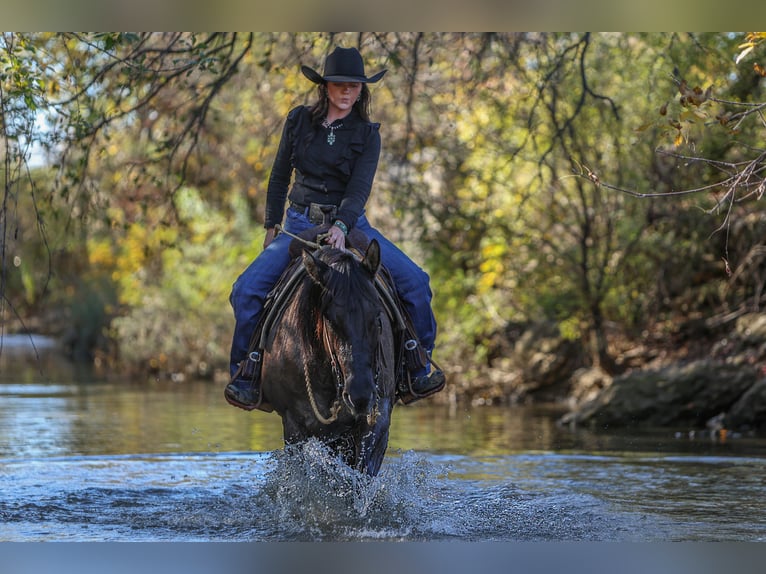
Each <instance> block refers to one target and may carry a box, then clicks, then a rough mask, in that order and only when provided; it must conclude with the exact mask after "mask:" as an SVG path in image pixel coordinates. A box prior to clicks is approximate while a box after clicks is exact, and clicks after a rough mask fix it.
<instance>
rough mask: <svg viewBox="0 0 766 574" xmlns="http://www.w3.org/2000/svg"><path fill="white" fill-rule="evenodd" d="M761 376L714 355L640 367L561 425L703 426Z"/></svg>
mask: <svg viewBox="0 0 766 574" xmlns="http://www.w3.org/2000/svg"><path fill="white" fill-rule="evenodd" d="M757 379H758V372H757V370H756V369H754V368H752V367H749V366H735V365H730V364H726V363H721V362H715V361H712V360H709V359H705V360H701V361H695V362H692V363H689V364H686V365H680V366H679V365H673V366H670V367H665V368H662V369H659V370H652V371H636V372H633V373H629V374H626V375H622V376H620V377H616V378H615V379H614V381H613V382H612V384H611V385H610V386H608V387H606V388H605V389H603V390H602V391H600V392H599V394H598V395H597V396H596V398H595V399H593V400H592V401H588V402H586V403H584V404H582V405H581V406H579V407H577V408H575V409H574V410H573V411H571V412H569V413H567V414H566V415H564V417H562V418H561V420H560V422H561V423H562V424H582V423H587V424H591V425H597V426H600V427H608V426H615V427H626V426H680V425H690V426H693V427H696V428H703V427H704V426H705V423H706V421H708V420H709V419H710V418H712V417H714V416H716V415H718V414H719V413H721V412H725V411H728V410H729V408H730V407H732V405H733V404H734V403H735V402H737V400H738V399H739V398H740V397H742V395H743V394H744V393H745V392H746V391H747V390H748V389H749V388H750V387H752V386H753V384H754V383H755V381H756V380H757Z"/></svg>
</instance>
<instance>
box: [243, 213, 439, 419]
mask: <svg viewBox="0 0 766 574" xmlns="http://www.w3.org/2000/svg"><path fill="white" fill-rule="evenodd" d="M329 227H330V225H329V224H323V225H318V226H316V227H313V228H311V229H307V230H306V231H304V232H303V233H301V234H299V235H298V236H297V237H298V238H297V239H293V241H292V242H291V243H290V246H289V255H290V264H289V265H288V267H287V269H285V271H284V273H283V274H282V276H281V277H280V279H279V281H277V283H276V285H275V286H274V288H273V289H272V290H271V291H270V292H269V294H268V295H267V297H266V301H265V303H264V307H263V310H262V312H261V314H260V318H259V321H258V324H257V326H256V328H255V330H254V331H253V336H252V338H251V340H250V347H249V349H248V360H245V361H243V362H242V365H245V364H249V366H248V367H246V370H247V375H248V377H249V378H251V380H252V381H253V383H254V384H259V383H260V377H261V365H262V362H263V353H264V352H268V351H270V350H271V348H272V345H273V342H274V337H275V334H276V329H275V327H276V325H278V324H279V320H280V319H281V317H282V315H283V313H284V311H285V309H286V308H287V305H288V304H289V302H290V301H291V299H292V296H293V294H294V293H295V290H296V288H297V287H298V285H299V284H300V282H301V280H302V279H303V278H304V277H305V275H306V269H305V268H304V266H303V258H302V257H301V254H302V253H303V251H311V250H312V249H313V248H314V247H313V246H312V244H314V245H316V243H317V238H321V236H322V234H324V233H326V232H327V230H328V229H329ZM346 245H347V248H348V249H350V250H355V251H357V252H358V253H360V254H361V253H364V252H366V251H367V247H368V246H369V239H368V238H367V236H366V235H365V234H364V233H362V232H361V231H358V230H356V229H352V230H351V231H350V232H349V233H348V235H347V236H346ZM375 286H376V288H377V290H378V294H379V295H380V298H381V301H382V302H383V307H384V308H385V310H386V314H387V315H388V317H389V320H390V321H391V324H392V326H393V328H394V329H393V330H394V343H395V361H396V363H395V364H396V369H395V377H396V386H397V395H398V396H399V398H400V400H401V401H402V402H403V403H405V404H407V403H410V402H412V401H414V400H417V399H420V398H423V397H425V396H428V395H430V394H432V393H428V395H423V394H418V393H416V392H415V391H414V390H413V389H412V380H411V377H410V372H412V371H415V370H417V369H418V368H424V367H425V366H426V365H427V364H428V355H427V354H426V351H425V349H423V347H422V346H421V345H420V344H419V343H418V342H417V337H416V336H415V334H414V333H415V331H414V328H413V327H412V320H411V319H410V317H409V314H408V313H407V312H406V310H405V309H404V307H403V305H402V302H401V300H400V298H399V296H398V294H397V292H396V289H395V286H394V281H393V278H392V277H391V274H390V273H389V271H388V269H386V268H385V267H384V266H382V265H381V267H380V269H379V271H378V274H377V275H376V276H375ZM241 368H242V369H243V370H244V369H245V368H243V367H241ZM434 392H435V391H434ZM263 395H264V394H263V392H261V393H260V399H259V404H258V405H256V407H255V408H257V409H260V410H263V411H266V412H271V411H272V410H273V408H272V407H271V405H270V404H268V401H267V400H264V397H263Z"/></svg>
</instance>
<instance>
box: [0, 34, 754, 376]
mask: <svg viewBox="0 0 766 574" xmlns="http://www.w3.org/2000/svg"><path fill="white" fill-rule="evenodd" d="M2 38H3V41H2V44H1V45H0V48H2V50H0V87H1V88H2V90H0V97H1V98H2V102H1V103H2V110H3V129H4V133H3V145H4V147H3V148H2V149H3V150H4V153H5V157H6V163H5V164H4V168H3V170H4V171H3V173H4V176H5V181H6V192H5V193H6V195H5V199H6V201H5V203H4V205H5V206H6V207H4V211H3V212H2V216H3V222H2V223H3V229H4V234H5V235H4V243H3V245H4V252H5V253H6V257H5V259H4V261H5V262H6V268H5V270H6V275H5V277H6V278H5V279H4V281H3V296H4V297H5V298H6V300H8V301H13V306H14V308H15V309H16V310H17V311H18V312H19V314H20V315H22V316H25V317H33V316H42V315H45V314H46V313H50V312H51V309H52V308H58V309H62V310H66V312H65V313H60V315H61V317H58V318H57V319H56V320H51V321H48V324H50V325H51V328H58V330H59V331H60V332H61V331H63V330H64V327H62V326H61V325H62V324H65V325H68V327H69V330H68V331H67V332H68V333H71V337H72V341H73V342H72V345H73V348H74V347H75V346H77V345H79V343H80V342H82V343H83V345H80V347H83V346H84V348H87V349H88V352H89V353H90V354H91V355H93V356H95V357H96V358H97V360H100V361H102V362H107V363H108V361H110V360H112V359H113V358H114V357H116V356H119V358H121V359H122V361H123V362H124V363H126V364H129V365H133V366H136V367H138V368H148V369H151V370H154V371H157V372H160V371H162V372H175V371H188V372H209V371H210V370H212V369H214V368H225V365H226V362H227V360H228V357H227V354H228V345H229V341H230V336H231V329H232V327H233V324H232V322H233V320H232V314H231V311H230V309H229V305H228V301H227V299H228V293H229V290H230V286H231V284H232V282H233V281H234V279H235V278H236V277H237V276H238V274H239V273H240V272H241V270H242V269H243V268H244V267H245V266H246V265H247V264H248V263H249V262H250V260H251V259H252V258H253V257H254V256H255V255H256V254H257V253H258V250H259V246H260V245H261V243H262V232H261V231H260V230H259V227H260V222H261V221H262V219H261V218H262V213H263V206H264V202H265V191H266V185H267V181H268V176H269V170H270V166H271V161H272V159H273V157H274V153H275V151H276V146H277V144H278V142H279V137H280V134H281V129H282V123H283V120H284V115H285V114H286V112H287V111H288V110H289V109H291V108H292V107H294V106H295V105H298V104H301V103H306V102H310V101H312V100H313V98H314V97H315V93H316V92H315V86H314V85H313V84H311V83H310V82H308V81H306V80H305V78H303V76H302V75H301V74H300V72H299V65H300V64H308V65H310V66H312V67H314V68H320V67H321V62H322V58H323V56H324V55H325V54H326V53H328V51H329V50H331V49H332V47H333V46H335V45H337V44H342V45H358V46H360V47H361V49H362V51H363V52H364V54H365V60H366V65H367V67H368V68H369V69H370V70H371V71H373V70H378V69H382V68H388V69H389V73H388V74H387V75H386V77H385V80H384V81H383V82H382V83H381V84H380V85H376V86H375V87H374V88H373V90H372V93H373V109H372V112H373V117H374V119H375V120H377V121H380V122H381V124H382V128H381V130H382V135H383V141H384V145H383V154H382V156H381V161H380V167H379V171H378V174H377V176H376V182H375V187H374V190H373V194H372V196H371V199H370V202H369V206H368V207H369V209H368V215H369V216H370V218H371V220H372V222H373V224H374V225H376V226H377V227H379V228H380V229H381V230H382V231H383V232H384V233H386V234H387V235H389V236H390V237H391V238H392V239H394V240H396V241H398V242H399V243H400V244H401V245H402V246H403V247H405V249H406V250H407V251H408V252H409V253H410V254H411V255H412V256H413V257H414V258H415V259H416V260H417V261H418V262H420V263H421V264H422V265H423V266H424V267H425V268H426V269H427V270H428V272H429V273H430V275H431V279H432V287H433V291H434V295H435V297H434V309H435V312H436V315H437V319H438V322H439V340H438V347H439V348H438V349H437V354H438V356H439V357H440V358H442V359H441V362H442V363H444V362H446V361H445V360H444V359H443V358H444V357H455V359H454V362H455V365H452V366H453V367H454V368H455V369H457V368H458V367H460V368H461V369H463V370H464V372H468V371H471V370H478V369H480V368H482V367H483V366H484V365H485V364H486V363H487V362H488V361H489V360H490V359H489V357H491V356H492V355H493V349H492V348H491V346H492V345H493V344H494V343H493V340H494V335H495V334H496V333H504V332H505V331H506V327H507V326H508V325H509V324H523V323H530V322H535V321H542V320H546V321H547V320H553V321H555V322H557V323H558V325H559V331H560V332H561V333H562V334H563V335H564V336H565V337H567V338H570V339H577V338H581V339H583V340H584V341H588V344H589V345H591V347H590V352H591V353H590V354H591V360H592V361H594V362H601V363H603V364H608V362H609V360H610V356H609V353H610V350H609V345H608V343H609V337H610V336H612V334H613V333H619V334H620V335H621V336H627V337H632V336H636V334H639V333H641V332H642V331H644V330H646V329H651V328H653V326H654V325H655V324H664V323H666V322H667V321H670V320H673V319H675V318H677V317H679V316H691V315H695V314H712V313H716V312H720V311H721V310H722V309H730V308H732V307H736V306H737V305H739V304H741V302H742V301H745V300H747V301H748V302H749V303H748V304H751V305H752V304H755V305H757V304H758V301H756V295H757V294H759V293H760V292H761V291H762V287H763V284H762V283H763V282H762V280H761V281H760V284H759V279H758V277H759V275H758V273H759V269H760V267H758V266H759V265H760V263H758V262H759V261H761V259H759V257H760V255H758V254H759V253H760V251H758V249H756V248H757V247H758V246H759V244H760V242H761V239H759V237H760V236H759V235H758V231H759V230H760V229H761V227H760V225H761V224H760V222H758V221H748V222H747V223H746V224H745V223H744V222H745V220H746V219H747V218H746V216H747V213H748V210H749V209H752V207H749V206H748V204H747V203H746V202H744V201H743V202H742V203H735V202H734V201H733V199H732V198H736V199H737V200H740V199H748V200H749V201H755V200H756V199H757V198H760V197H761V196H762V195H763V191H762V181H763V178H762V175H759V174H761V173H762V169H761V168H759V167H758V166H759V165H760V164H756V165H755V166H754V169H751V171H749V172H745V166H746V165H747V162H748V160H749V159H751V157H750V155H749V154H752V153H754V152H753V150H756V151H757V150H759V149H760V148H759V146H760V147H762V144H761V143H760V142H762V133H763V131H762V125H761V124H759V123H758V122H756V121H752V120H753V119H755V118H757V117H759V116H758V114H759V113H761V114H762V107H760V108H759V107H758V103H759V102H761V101H762V100H763V97H762V81H761V79H762V76H760V75H758V74H759V72H758V70H759V68H758V67H756V64H757V65H760V63H759V62H761V61H762V60H761V59H759V57H760V55H761V53H762V52H761V51H762V48H763V37H762V36H761V35H759V33H752V34H750V35H747V36H744V37H743V36H741V35H727V34H704V35H696V36H692V35H689V34H574V33H566V34H555V33H526V34H513V33H500V34H455V33H429V34H425V33H364V34H351V33H340V34H324V33H320V34H310V33H300V34H296V33H271V34H266V33H259V34H245V35H243V34H219V33H211V34H182V33H162V34H159V33H158V34H148V33H140V34H127V33H104V34H74V33H70V34H5V35H3V36H2ZM735 54H739V57H738V61H739V64H740V65H739V66H737V62H735V61H734V55H735ZM756 60H757V62H756ZM745 103H747V104H748V106H749V107H747V108H742V107H737V106H738V105H744V104H745ZM735 104H736V105H735ZM32 142H36V143H37V144H38V146H39V147H40V149H42V150H43V151H45V152H46V153H48V160H49V166H48V168H46V169H39V170H36V171H35V172H34V176H33V177H31V178H30V177H26V176H25V175H24V174H25V173H26V172H25V170H24V169H23V167H24V166H25V165H27V163H25V162H28V161H29V159H30V147H28V146H29V145H30V144H31V143H32ZM658 143H661V144H662V150H661V153H658V150H657V145H658ZM703 154H704V156H705V157H707V158H712V159H713V160H716V161H719V162H723V163H715V161H710V162H702V161H698V160H699V158H700V157H701V156H702V155H703ZM756 155H757V153H756ZM689 166H691V168H692V169H686V168H688V167H689ZM740 166H742V167H740ZM721 172H724V173H732V174H734V175H733V176H732V177H734V176H740V175H742V174H743V173H746V174H748V177H749V179H747V181H746V183H747V185H746V186H740V187H736V186H735V185H734V183H733V181H734V180H730V181H729V182H728V184H726V185H723V186H721V185H719V183H720V177H721ZM737 181H738V182H745V179H743V178H742V177H740V178H739V179H738V180H737ZM759 183H760V184H761V187H760V188H759V187H758V184H759ZM727 185H728V187H727ZM737 185H738V184H737ZM684 189H687V190H689V189H691V190H693V189H698V190H702V191H703V193H705V192H707V191H708V190H711V193H705V195H699V194H683V195H673V196H670V197H661V196H663V194H666V193H675V192H678V191H679V190H684ZM759 189H760V191H758V190H759ZM727 190H734V191H736V193H735V192H734V191H732V192H731V193H727ZM625 191H630V192H631V193H624V192H625ZM748 193H749V194H750V195H747V194H748ZM636 195H638V196H643V197H642V198H641V199H639V198H637V197H635V196H636ZM700 208H701V209H700ZM716 208H718V210H719V211H718V213H719V214H721V215H719V216H718V217H719V219H717V220H713V221H714V224H713V225H711V224H710V222H711V219H710V216H709V215H707V214H706V213H705V211H706V210H707V211H710V210H712V211H713V212H714V211H715V209H716ZM735 216H736V217H741V218H742V221H743V225H742V226H740V227H737V226H736V225H735V226H733V227H732V221H733V220H732V217H735ZM721 218H723V223H724V224H725V225H726V226H729V227H724V229H725V230H728V231H730V232H731V233H726V234H724V235H723V236H722V235H714V236H713V239H710V236H711V232H712V231H714V230H715V227H716V226H717V225H718V224H719V223H720V222H721ZM14 227H15V228H16V229H18V230H19V231H18V234H17V235H15V236H12V233H11V231H10V230H11V229H13V228H14ZM711 227H712V228H711ZM735 235H736V237H737V238H738V242H737V243H736V244H733V243H729V241H728V240H727V238H728V237H730V236H731V237H734V236H735ZM718 250H721V251H720V252H721V253H722V254H723V257H718V256H717V255H718V253H719V251H718ZM711 253H712V254H713V255H711ZM7 255H13V256H14V257H15V256H18V257H19V260H18V261H19V265H18V266H13V267H12V266H9V265H8V264H7V262H9V261H10V262H12V261H14V259H12V258H8V256H7ZM724 260H725V261H724ZM747 261H749V262H750V263H745V262H747ZM729 264H731V268H730V269H729V271H730V272H731V273H732V282H731V283H730V284H727V282H726V275H725V268H726V266H727V265H729ZM759 289H760V290H759ZM78 293H79V294H83V293H84V294H85V296H84V297H79V298H78V295H77V294H78ZM754 301H755V303H754ZM94 348H95V351H94ZM458 363H459V365H458Z"/></svg>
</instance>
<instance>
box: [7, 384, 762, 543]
mask: <svg viewBox="0 0 766 574" xmlns="http://www.w3.org/2000/svg"><path fill="white" fill-rule="evenodd" d="M4 373H5V374H2V373H0V484H2V491H1V493H0V541H15V542H27V541H51V540H55V541H77V542H80V541H120V542H122V541H180V542H186V541H280V542H282V541H474V542H475V541H479V542H483V541H514V542H516V541H630V542H633V541H649V542H654V541H719V540H723V541H741V540H745V541H763V540H766V513H764V502H763V501H764V480H765V479H764V477H766V441H764V440H763V439H761V438H756V437H746V436H737V435H735V436H730V437H728V439H727V440H726V441H721V440H720V438H713V437H710V436H701V435H700V434H699V433H698V434H696V435H694V436H690V435H689V434H688V432H687V429H671V430H667V429H663V430H657V431H652V432H642V433H624V434H616V433H610V434H603V433H593V432H589V431H586V430H576V431H574V430H570V429H563V428H559V427H557V426H556V425H555V424H554V420H555V417H556V415H557V414H559V412H560V409H557V408H555V407H550V406H547V407H535V408H532V407H517V408H499V407H481V408H473V409H472V408H464V407H457V408H453V409H450V408H448V407H441V406H435V405H432V404H429V403H428V402H422V403H418V404H416V405H412V406H410V407H402V408H399V409H398V410H396V411H395V413H394V418H393V425H392V433H391V440H390V446H389V452H388V454H387V456H386V460H385V461H384V463H383V467H382V471H381V474H380V475H379V476H378V477H376V478H369V477H364V476H362V475H359V474H358V473H355V472H353V471H351V470H349V469H348V468H346V467H344V466H343V465H341V464H339V463H338V462H337V461H336V460H335V459H334V458H333V457H332V456H330V454H329V453H327V452H326V451H325V450H324V448H323V447H322V446H321V445H319V444H317V443H313V442H309V443H307V444H305V445H301V446H300V447H295V448H291V449H283V448H282V440H281V426H280V420H279V418H278V417H277V416H276V415H273V414H266V413H260V412H258V413H246V412H244V411H240V410H239V409H234V408H232V407H230V406H229V405H227V404H226V403H225V401H224V400H223V398H222V394H221V387H220V385H214V384H212V383H206V382H188V381H187V382H181V383H171V382H158V381H151V380H150V381H142V382H137V381H133V382H125V381H123V382H104V381H92V380H91V381H89V380H87V377H86V376H85V375H77V376H73V375H72V374H71V373H69V374H67V373H64V372H63V371H62V374H61V375H60V376H59V377H58V379H59V380H58V381H51V380H49V377H41V376H39V374H35V373H34V372H31V374H30V373H27V374H26V375H24V376H21V375H13V376H10V375H8V374H7V372H4ZM50 378H52V377H50Z"/></svg>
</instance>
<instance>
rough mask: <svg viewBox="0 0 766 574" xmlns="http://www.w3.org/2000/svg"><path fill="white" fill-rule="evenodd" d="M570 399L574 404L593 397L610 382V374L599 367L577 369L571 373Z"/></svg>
mask: <svg viewBox="0 0 766 574" xmlns="http://www.w3.org/2000/svg"><path fill="white" fill-rule="evenodd" d="M571 384H572V388H571V391H570V395H569V396H570V399H571V401H573V402H574V404H583V403H586V402H588V401H592V400H593V399H595V398H596V397H597V396H598V394H599V393H600V392H601V391H602V390H603V389H605V388H606V387H608V386H610V385H611V384H612V376H611V375H610V374H609V373H607V372H606V371H604V370H603V369H601V368H599V367H588V368H583V369H577V371H575V373H574V374H573V375H572V379H571Z"/></svg>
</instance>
